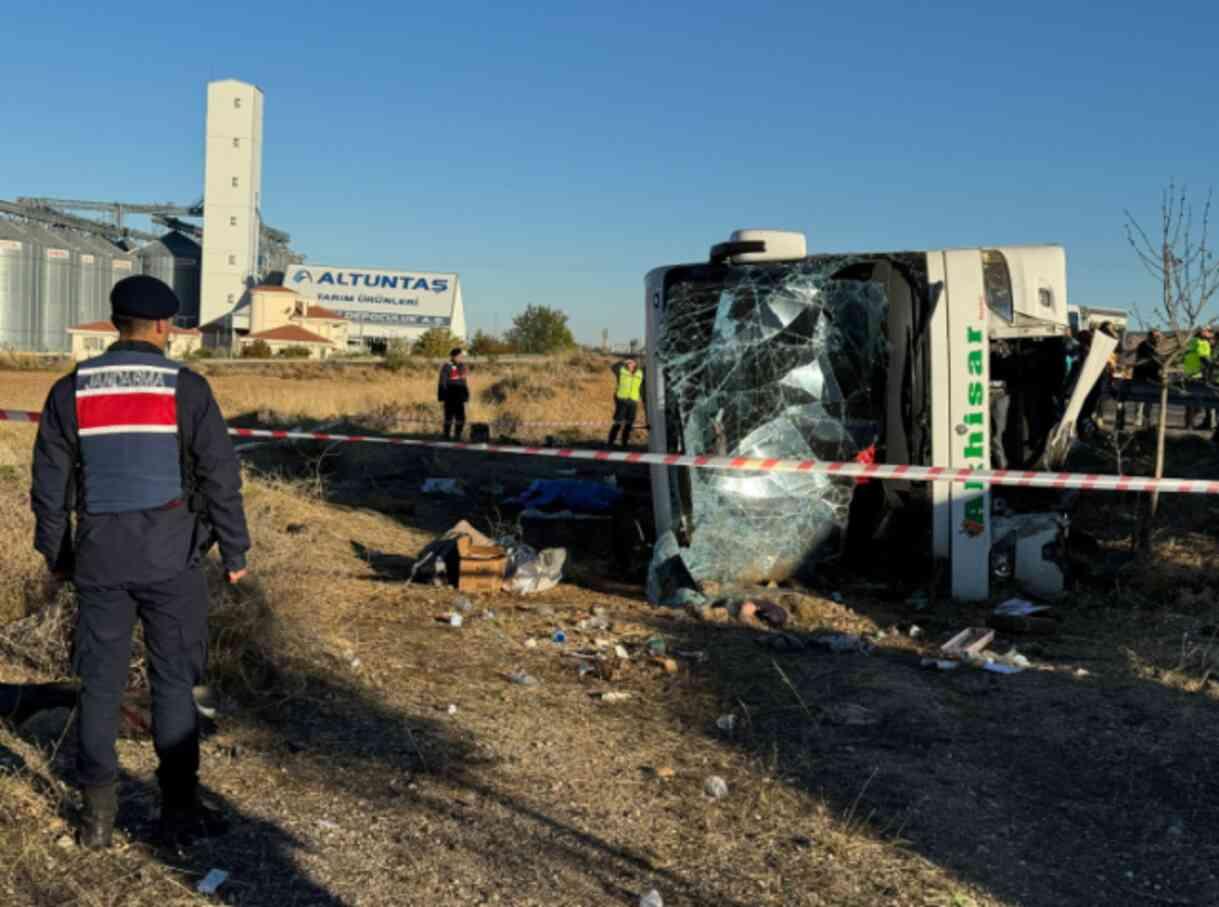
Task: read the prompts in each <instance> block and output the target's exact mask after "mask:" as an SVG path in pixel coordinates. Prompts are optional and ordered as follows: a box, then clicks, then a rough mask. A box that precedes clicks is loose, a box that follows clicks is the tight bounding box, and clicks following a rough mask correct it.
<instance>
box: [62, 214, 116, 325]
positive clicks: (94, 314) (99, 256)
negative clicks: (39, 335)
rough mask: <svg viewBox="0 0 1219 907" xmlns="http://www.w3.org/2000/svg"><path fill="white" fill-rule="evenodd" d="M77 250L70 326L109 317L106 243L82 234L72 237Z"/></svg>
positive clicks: (108, 255)
mask: <svg viewBox="0 0 1219 907" xmlns="http://www.w3.org/2000/svg"><path fill="white" fill-rule="evenodd" d="M72 239H73V241H74V242H75V243H76V245H77V248H78V249H79V251H80V266H79V268H78V269H77V272H76V274H77V289H76V311H75V313H74V319H73V321H72V324H71V325H70V326H75V325H78V324H86V323H88V322H90V321H101V320H103V319H105V318H108V317H109V315H110V261H111V253H110V252H109V251H108V250H107V248H106V243H104V242H102V241H101V240H100V239H97V238H95V237H92V236H89V235H87V234H84V233H76V234H73V236H72Z"/></svg>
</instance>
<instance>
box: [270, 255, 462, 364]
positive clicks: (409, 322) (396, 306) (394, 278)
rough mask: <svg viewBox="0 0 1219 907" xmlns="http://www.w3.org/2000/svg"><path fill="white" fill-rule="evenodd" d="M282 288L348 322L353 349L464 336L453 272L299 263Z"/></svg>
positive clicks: (286, 273) (458, 288)
mask: <svg viewBox="0 0 1219 907" xmlns="http://www.w3.org/2000/svg"><path fill="white" fill-rule="evenodd" d="M284 286H285V287H288V288H289V289H291V290H293V291H295V292H296V293H298V294H300V295H301V296H303V297H305V298H306V299H309V300H311V301H312V302H316V303H319V304H320V305H322V306H325V307H326V308H327V309H330V310H332V311H334V312H336V313H338V314H339V315H342V316H343V317H344V318H346V319H347V320H348V321H349V322H350V323H351V324H350V327H349V330H348V335H347V339H348V343H349V344H350V345H352V346H362V347H368V346H375V345H379V344H382V343H386V342H389V341H393V340H404V341H407V342H410V341H413V340H415V339H416V338H417V337H419V335H420V334H422V333H424V332H425V331H428V330H430V329H432V328H446V329H447V330H448V331H449V333H450V334H453V335H454V336H456V337H459V338H461V339H463V340H464V339H465V337H466V313H465V307H464V305H463V304H462V299H461V282H460V280H459V279H458V276H457V275H456V274H438V273H433V272H429V271H386V270H374V269H371V268H348V267H338V266H333V265H318V264H300V265H291V266H290V267H288V269H287V270H286V271H284Z"/></svg>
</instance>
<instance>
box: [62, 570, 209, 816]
mask: <svg viewBox="0 0 1219 907" xmlns="http://www.w3.org/2000/svg"><path fill="white" fill-rule="evenodd" d="M77 600H78V603H79V612H78V616H77V623H76V639H75V646H74V651H73V667H74V669H75V671H76V673H77V675H78V676H79V677H80V681H81V690H80V716H79V722H78V731H79V743H80V747H79V751H78V756H77V775H78V780H79V782H80V783H81V784H82V785H83V786H86V787H89V786H94V785H103V784H109V783H111V782H113V781H114V780H116V778H117V777H118V756H117V754H116V752H115V740H116V738H117V737H118V727H119V709H120V705H121V703H122V698H123V692H124V690H125V689H126V686H127V674H128V669H129V664H130V661H131V634H132V631H133V630H134V628H135V622H136V619H137V618H138V619H139V621H140V622H141V624H143V627H144V646H145V650H146V655H147V664H148V680H149V684H150V686H151V688H152V735H153V744H154V746H155V748H156V752H157V757H158V759H159V760H160V767H159V768H158V770H157V776H158V778H159V780H160V783H161V789H162V791H163V793H164V794H165V795H166V798H167V800H168V799H172V798H173V795H174V794H175V793H178V792H180V793H181V795H182V796H183V798H184V799H188V798H189V796H190V794H192V793H193V791H194V787H195V784H196V783H197V778H198V772H199V725H198V716H197V712H196V709H195V699H194V694H193V688H194V687H196V686H198V685H199V683H200V681H201V680H202V679H203V674H204V670H205V669H206V666H207V582H206V580H205V579H204V576H203V572H202V570H200V569H198V568H197V567H196V568H190V569H187V570H185V571H184V572H182V573H180V574H179V575H178V576H176V577H174V578H173V579H169V580H164V581H161V582H156V583H148V584H140V583H126V584H123V585H118V586H94V585H88V586H80V587H78V589H77Z"/></svg>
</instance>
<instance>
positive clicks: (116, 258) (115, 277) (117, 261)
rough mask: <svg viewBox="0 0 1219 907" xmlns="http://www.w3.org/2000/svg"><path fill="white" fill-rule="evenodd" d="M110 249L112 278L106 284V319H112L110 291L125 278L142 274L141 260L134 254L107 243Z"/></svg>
mask: <svg viewBox="0 0 1219 907" xmlns="http://www.w3.org/2000/svg"><path fill="white" fill-rule="evenodd" d="M106 245H107V246H109V247H110V250H111V255H112V256H113V257H112V258H111V259H110V278H109V280H108V282H107V283H106V292H105V294H104V295H105V297H106V314H105V316H104V317H106V318H109V317H110V291H111V290H112V289H114V285H115V284H116V283H118V282H119V281H120V280H122V279H123V278H124V277H130V276H131V275H132V274H139V273H140V259H139V258H138V257H137V256H136V254H135V253H134V252H130V251H128V250H127V249H125V248H123V247H122V246H120V245H117V244H114V243H109V242H107V243H106Z"/></svg>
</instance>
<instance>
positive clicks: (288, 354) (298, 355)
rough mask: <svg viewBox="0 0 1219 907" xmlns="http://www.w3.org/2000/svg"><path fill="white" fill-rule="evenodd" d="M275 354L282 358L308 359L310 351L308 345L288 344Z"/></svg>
mask: <svg viewBox="0 0 1219 907" xmlns="http://www.w3.org/2000/svg"><path fill="white" fill-rule="evenodd" d="M275 355H276V356H278V357H279V358H280V359H308V358H309V355H310V353H309V347H307V346H286V347H284V348H283V349H282V350H280V351H279V352H278V353H276V354H275Z"/></svg>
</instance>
